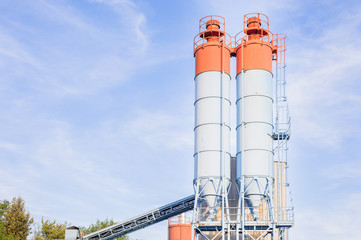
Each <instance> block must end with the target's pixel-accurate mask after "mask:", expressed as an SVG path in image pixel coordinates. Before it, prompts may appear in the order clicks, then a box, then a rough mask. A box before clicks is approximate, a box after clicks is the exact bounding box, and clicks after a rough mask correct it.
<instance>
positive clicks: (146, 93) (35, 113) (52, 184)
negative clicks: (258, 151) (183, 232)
mask: <svg viewBox="0 0 361 240" xmlns="http://www.w3.org/2000/svg"><path fill="white" fill-rule="evenodd" d="M249 12H262V13H265V14H267V15H268V17H269V18H270V25H271V26H270V28H271V30H272V31H273V32H285V33H286V34H287V35H288V37H287V44H288V50H287V80H288V96H289V103H290V110H291V116H292V138H291V141H290V144H289V145H290V150H289V164H290V169H289V181H290V183H291V187H292V193H293V199H294V205H295V209H296V211H295V213H296V226H295V228H294V229H293V230H292V233H291V234H292V239H294V240H302V239H311V240H313V239H327V240H334V239H335V240H336V239H340V238H347V239H350V240H356V239H359V234H358V232H357V229H358V227H359V225H360V224H361V210H360V207H359V205H360V202H361V151H360V147H359V144H360V143H361V126H360V124H359V123H360V122H361V81H360V80H361V79H360V76H361V47H360V46H361V3H360V2H359V1H351V0H348V1H334V0H329V1H310V0H305V1H296V0H288V1H286V0H275V1H261V0H258V1H252V2H251V1H232V0H226V1H216V0H210V1H185V0H183V1H157V0H156V1H137V0H79V1H70V0H63V1H46V0H36V1H30V0H27V1H13V0H2V1H1V2H0V109H1V114H0V165H1V167H0V199H11V198H12V197H13V196H18V195H20V196H22V197H23V198H24V199H25V200H26V204H27V205H26V206H27V208H28V209H29V210H30V212H31V214H32V215H33V217H34V218H35V220H36V221H37V222H39V221H40V219H41V217H45V218H47V219H54V220H57V221H60V222H63V221H68V222H71V223H72V224H75V225H88V224H90V223H93V222H95V221H96V219H97V218H99V219H104V218H105V217H110V218H113V219H114V220H118V221H120V220H124V219H126V218H129V217H132V216H134V215H137V214H139V213H142V212H144V211H148V210H150V209H152V208H155V207H157V206H160V205H162V204H166V203H168V202H170V201H173V200H176V199H179V198H181V197H184V196H187V195H190V194H192V193H193V188H192V180H193V157H192V155H193V130H192V129H193V122H194V109H193V98H194V82H193V77H194V59H193V54H192V41H193V37H194V36H195V35H196V33H197V31H198V20H199V19H200V18H202V17H204V16H206V15H210V14H218V15H222V16H224V17H225V18H226V29H227V32H228V33H229V34H231V35H235V34H236V33H238V32H239V31H241V28H242V16H243V15H244V14H246V13H249ZM233 66H234V65H233ZM232 72H233V76H234V73H235V68H234V67H233V69H232ZM232 94H233V96H234V91H233V92H232ZM233 110H235V108H234V104H233ZM233 118H235V114H233ZM234 122H235V119H234ZM233 136H234V134H233ZM234 152H235V148H234V144H233V153H234ZM131 237H132V238H133V239H144V240H159V239H166V238H167V225H166V223H160V224H157V225H155V226H153V227H149V228H146V229H144V230H141V231H139V232H137V233H134V234H132V235H131Z"/></svg>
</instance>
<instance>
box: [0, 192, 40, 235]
mask: <svg viewBox="0 0 361 240" xmlns="http://www.w3.org/2000/svg"><path fill="white" fill-rule="evenodd" d="M0 208H1V209H2V210H1V213H3V217H2V219H1V222H2V225H3V233H4V234H5V237H4V239H6V240H10V239H15V240H26V238H27V236H28V235H29V233H30V230H31V225H32V224H33V222H34V219H33V218H31V217H30V213H29V212H28V211H26V209H25V202H24V200H23V199H22V198H21V197H17V198H16V197H15V198H13V199H12V201H11V203H9V202H7V201H6V200H5V201H2V203H1V207H0Z"/></svg>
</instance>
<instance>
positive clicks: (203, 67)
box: [194, 42, 231, 75]
mask: <svg viewBox="0 0 361 240" xmlns="http://www.w3.org/2000/svg"><path fill="white" fill-rule="evenodd" d="M222 48H223V49H222ZM194 57H195V58H196V64H195V65H196V75H198V74H200V73H202V72H206V71H220V72H221V71H225V72H226V73H227V74H229V75H230V72H231V71H230V65H231V64H230V62H231V49H230V48H229V47H228V46H227V45H223V47H222V43H220V42H208V43H205V44H202V45H200V46H199V47H197V48H196V49H195V51H194Z"/></svg>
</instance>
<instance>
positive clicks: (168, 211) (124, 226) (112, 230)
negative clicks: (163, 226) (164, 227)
mask: <svg viewBox="0 0 361 240" xmlns="http://www.w3.org/2000/svg"><path fill="white" fill-rule="evenodd" d="M193 207H194V195H192V196H189V197H186V198H182V199H180V200H178V201H175V202H172V203H170V204H167V205H164V206H162V207H160V208H157V209H154V210H152V211H150V212H147V213H144V214H141V215H139V216H137V217H134V218H131V219H128V220H126V221H123V222H120V223H117V224H115V225H113V226H110V227H107V228H104V229H102V230H99V231H97V232H94V233H91V234H88V235H85V236H84V237H83V238H82V239H83V240H97V239H102V240H108V239H114V238H116V237H120V236H123V235H125V234H128V233H131V232H134V231H136V230H138V229H141V228H145V227H147V226H150V225H152V224H155V223H158V222H161V221H163V220H166V219H168V218H171V217H174V216H176V215H179V214H181V213H183V212H187V211H190V210H192V209H193Z"/></svg>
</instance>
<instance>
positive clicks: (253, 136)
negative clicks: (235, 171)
mask: <svg viewBox="0 0 361 240" xmlns="http://www.w3.org/2000/svg"><path fill="white" fill-rule="evenodd" d="M242 77H243V78H242ZM236 81H237V92H238V98H237V114H238V116H237V119H238V123H237V148H238V153H237V158H239V160H240V161H241V162H242V161H243V162H242V163H241V164H240V167H243V169H240V171H239V173H241V174H242V176H239V177H244V186H245V193H244V197H245V200H246V203H247V204H248V206H249V207H250V208H251V209H252V211H253V214H254V217H255V218H257V217H258V215H257V212H258V206H259V205H260V203H261V201H262V200H263V199H264V197H265V196H266V194H267V190H269V182H268V181H269V178H272V177H273V145H272V143H273V140H272V132H273V111H272V109H273V106H272V105H273V99H272V73H270V72H269V71H267V70H262V69H251V70H247V71H245V72H244V73H243V74H242V73H241V74H238V75H237V77H236ZM242 114H243V116H242ZM242 128H243V129H242ZM242 151H243V154H242ZM242 157H243V159H242Z"/></svg>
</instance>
